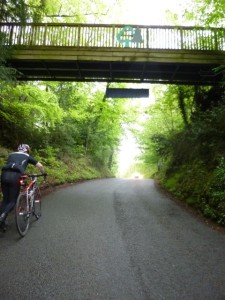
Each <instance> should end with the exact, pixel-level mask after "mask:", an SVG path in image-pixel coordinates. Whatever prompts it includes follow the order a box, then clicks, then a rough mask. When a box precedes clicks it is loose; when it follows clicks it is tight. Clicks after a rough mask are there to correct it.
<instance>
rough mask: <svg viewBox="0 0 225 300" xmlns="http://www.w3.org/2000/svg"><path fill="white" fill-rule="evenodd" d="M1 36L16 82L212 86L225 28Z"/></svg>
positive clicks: (116, 28)
mask: <svg viewBox="0 0 225 300" xmlns="http://www.w3.org/2000/svg"><path fill="white" fill-rule="evenodd" d="M137 30H138V31H137ZM0 32H1V33H2V34H5V36H6V42H5V44H6V45H7V46H9V47H10V49H11V56H10V58H9V59H8V61H7V62H8V64H9V65H11V66H12V67H14V68H16V69H17V70H18V71H19V72H20V75H19V76H18V79H19V80H50V81H52V80H56V81H104V82H107V81H108V82H146V83H175V84H179V83H180V84H201V85H204V84H205V85H206V84H209V85H211V84H217V83H218V82H220V81H221V79H222V74H219V73H215V72H214V69H215V68H216V67H218V66H220V65H223V64H225V51H224V50H225V44H224V35H225V30H224V29H211V30H209V29H203V28H199V29H198V28H192V27H179V28H178V27H171V26H167V27H155V26H137V27H136V28H134V27H131V26H122V25H87V24H73V25H71V24H70V25H68V24H32V25H25V26H22V25H20V24H11V25H9V24H2V25H1V24H0ZM137 32H138V34H139V36H137V35H136V36H135V34H136V33H137Z"/></svg>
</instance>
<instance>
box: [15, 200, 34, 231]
mask: <svg viewBox="0 0 225 300" xmlns="http://www.w3.org/2000/svg"><path fill="white" fill-rule="evenodd" d="M15 217H16V227H17V230H18V232H19V234H20V235H21V236H25V235H26V233H27V231H28V228H29V225H30V214H29V208H28V207H27V196H26V194H20V195H19V197H18V199H17V202H16V215H15Z"/></svg>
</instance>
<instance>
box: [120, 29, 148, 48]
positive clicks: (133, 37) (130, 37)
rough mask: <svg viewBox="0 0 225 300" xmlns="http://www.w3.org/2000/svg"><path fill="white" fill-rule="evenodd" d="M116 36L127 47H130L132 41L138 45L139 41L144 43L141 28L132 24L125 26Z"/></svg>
mask: <svg viewBox="0 0 225 300" xmlns="http://www.w3.org/2000/svg"><path fill="white" fill-rule="evenodd" d="M116 38H117V41H118V42H119V43H120V44H124V46H125V47H130V43H136V46H138V44H139V43H143V38H142V35H141V30H140V29H139V28H134V27H132V26H125V27H123V28H122V29H121V30H120V32H119V33H118V34H117V36H116Z"/></svg>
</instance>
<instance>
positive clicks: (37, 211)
mask: <svg viewBox="0 0 225 300" xmlns="http://www.w3.org/2000/svg"><path fill="white" fill-rule="evenodd" d="M34 216H35V217H36V219H37V220H38V219H39V218H40V216H41V192H40V189H39V188H38V187H37V188H36V190H35V194H34Z"/></svg>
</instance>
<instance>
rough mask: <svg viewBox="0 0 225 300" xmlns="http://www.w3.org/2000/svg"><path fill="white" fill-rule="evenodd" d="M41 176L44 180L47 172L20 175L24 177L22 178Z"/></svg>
mask: <svg viewBox="0 0 225 300" xmlns="http://www.w3.org/2000/svg"><path fill="white" fill-rule="evenodd" d="M41 176H43V177H44V180H45V179H46V177H47V176H48V174H47V173H43V174H24V175H22V176H21V177H24V178H25V177H30V178H32V179H34V178H35V177H41Z"/></svg>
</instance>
